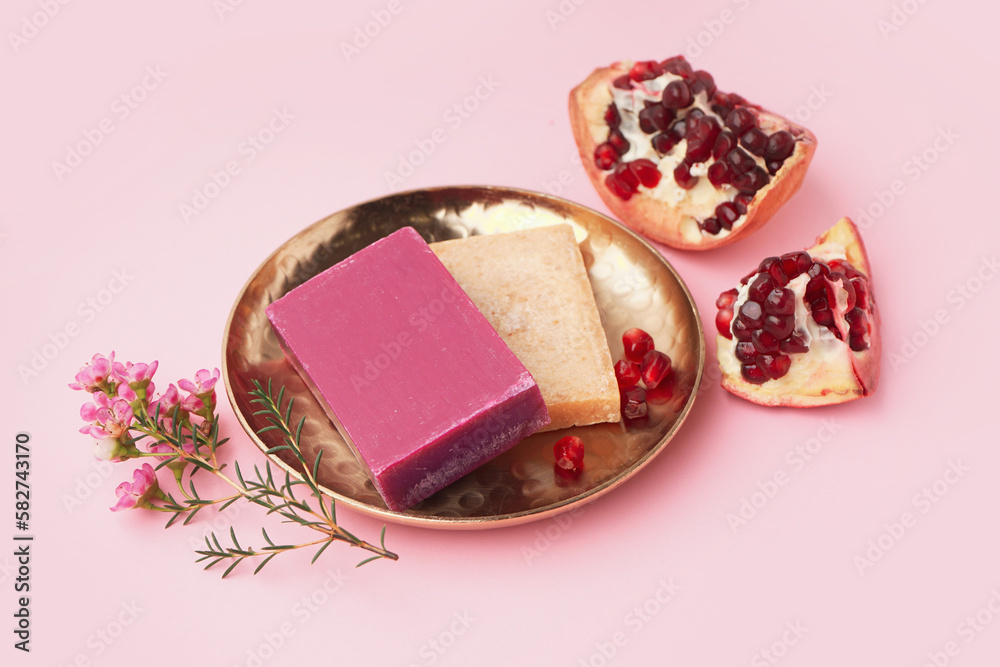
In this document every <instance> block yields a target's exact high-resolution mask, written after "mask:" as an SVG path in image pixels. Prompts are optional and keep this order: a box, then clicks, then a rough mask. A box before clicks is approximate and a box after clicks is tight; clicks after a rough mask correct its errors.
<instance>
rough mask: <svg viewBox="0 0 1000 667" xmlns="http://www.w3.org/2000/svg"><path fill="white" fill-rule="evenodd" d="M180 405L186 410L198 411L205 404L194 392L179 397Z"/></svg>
mask: <svg viewBox="0 0 1000 667" xmlns="http://www.w3.org/2000/svg"><path fill="white" fill-rule="evenodd" d="M181 407H182V408H183V409H185V410H187V411H188V412H198V411H199V410H201V409H202V408H204V407H205V404H204V403H203V402H202V400H201V399H200V398H198V397H197V396H195V395H194V394H188V395H187V396H185V397H184V398H182V399H181Z"/></svg>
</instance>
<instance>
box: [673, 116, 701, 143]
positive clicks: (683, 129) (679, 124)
mask: <svg viewBox="0 0 1000 667" xmlns="http://www.w3.org/2000/svg"><path fill="white" fill-rule="evenodd" d="M693 120H695V118H694V117H692V115H691V114H690V113H688V115H687V116H685V117H684V118H678V119H677V120H675V121H674V122H672V123H671V124H670V127H669V128H668V129H669V130H670V131H671V132H673V134H674V136H676V137H677V141H680V140H681V139H683V138H684V137H686V136H687V127H688V123H690V122H691V121H693Z"/></svg>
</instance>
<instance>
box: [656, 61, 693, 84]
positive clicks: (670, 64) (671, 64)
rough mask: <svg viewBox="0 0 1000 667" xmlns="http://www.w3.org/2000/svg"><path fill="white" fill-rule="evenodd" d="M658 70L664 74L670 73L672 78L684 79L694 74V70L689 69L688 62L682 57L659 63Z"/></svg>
mask: <svg viewBox="0 0 1000 667" xmlns="http://www.w3.org/2000/svg"><path fill="white" fill-rule="evenodd" d="M660 68H661V69H663V71H664V72H670V73H671V74H673V75H674V76H680V77H684V78H685V79H686V78H688V77H690V76H691V75H692V74H694V70H692V69H691V65H689V64H688V61H687V60H685V59H684V56H674V57H672V58H667V59H666V60H664V61H663V62H662V63H660Z"/></svg>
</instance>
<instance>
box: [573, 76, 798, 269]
mask: <svg viewBox="0 0 1000 667" xmlns="http://www.w3.org/2000/svg"><path fill="white" fill-rule="evenodd" d="M569 112H570V120H571V122H572V125H573V134H574V136H575V137H576V143H577V147H578V148H579V151H580V155H581V157H582V158H583V164H584V167H585V169H586V171H587V175H588V176H589V177H590V180H591V181H592V182H593V184H594V187H595V188H597V191H598V193H599V194H600V195H601V198H602V199H603V200H604V202H605V203H606V204H607V205H608V208H610V209H611V210H612V212H613V213H614V214H615V215H616V216H618V218H619V219H620V220H621V221H622V222H624V223H625V224H627V225H629V226H630V227H632V228H633V229H635V230H636V231H638V232H640V233H642V234H645V235H646V236H648V237H650V238H652V239H654V240H656V241H659V242H661V243H665V244H667V245H669V246H672V247H675V248H681V249H686V250H705V249H708V248H715V247H718V246H722V245H726V244H728V243H732V242H733V241H735V240H737V239H739V238H741V237H743V236H745V235H747V234H749V233H751V232H752V231H753V230H755V229H757V228H759V227H760V226H761V225H763V224H764V223H765V222H766V221H767V220H768V219H769V218H770V217H771V216H772V215H773V214H774V212H775V211H777V210H778V208H780V207H781V205H782V204H784V203H785V202H786V201H787V200H788V198H789V197H791V196H792V195H793V194H794V193H795V191H796V190H798V188H799V186H800V185H801V184H802V179H803V178H804V177H805V173H806V169H807V168H808V166H809V162H810V160H812V156H813V153H814V152H815V150H816V137H815V136H813V134H812V133H811V132H809V130H807V129H805V128H804V127H801V126H799V125H796V124H795V123H793V122H791V121H789V120H787V119H785V118H782V117H781V116H778V115H776V114H773V113H770V112H769V111H766V110H764V109H762V108H761V107H759V106H757V105H755V104H751V103H750V102H748V101H747V100H745V99H744V98H742V97H740V96H739V95H737V94H735V93H724V92H721V91H719V90H718V89H717V88H716V86H715V81H714V80H713V78H712V75H711V74H709V73H708V72H705V71H703V70H697V71H695V70H693V69H692V67H691V65H689V64H688V62H687V60H685V59H684V57H683V56H675V57H673V58H669V59H667V60H664V61H663V62H656V61H652V60H649V61H642V62H636V63H633V62H631V61H623V62H619V63H615V64H614V65H612V66H611V67H604V68H601V69H598V70H595V71H594V73H593V74H591V75H590V76H589V77H588V78H587V79H586V80H585V81H584V82H583V83H581V84H580V85H579V86H577V87H576V88H574V89H573V91H572V93H571V94H570V101H569Z"/></svg>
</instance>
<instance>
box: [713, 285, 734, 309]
mask: <svg viewBox="0 0 1000 667" xmlns="http://www.w3.org/2000/svg"><path fill="white" fill-rule="evenodd" d="M739 294H740V292H739V290H737V289H736V288H735V287H734V288H733V289H731V290H726V291H725V292H723V293H722V294H720V295H719V298H718V299H716V300H715V307H716V308H729V309H732V307H733V304H734V303H736V298H737V297H738V296H739Z"/></svg>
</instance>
